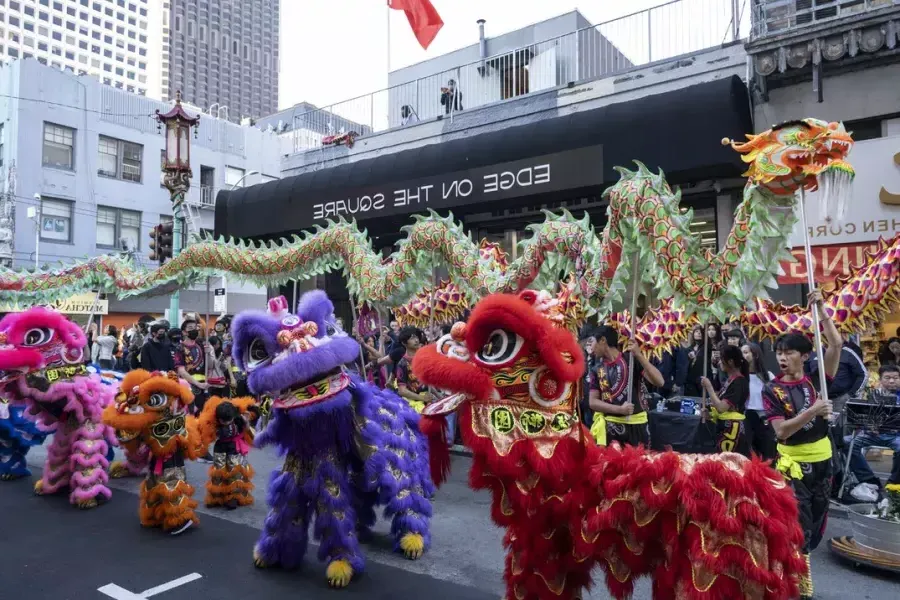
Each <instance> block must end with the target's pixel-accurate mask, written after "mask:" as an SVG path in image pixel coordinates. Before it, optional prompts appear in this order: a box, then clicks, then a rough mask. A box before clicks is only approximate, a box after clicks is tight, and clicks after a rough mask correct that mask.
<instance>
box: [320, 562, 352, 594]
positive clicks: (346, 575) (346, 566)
mask: <svg viewBox="0 0 900 600" xmlns="http://www.w3.org/2000/svg"><path fill="white" fill-rule="evenodd" d="M325 577H327V578H328V585H330V586H331V587H336V588H342V587H347V586H348V585H349V584H350V580H351V579H353V567H351V566H350V563H349V562H347V561H346V560H344V559H339V560H333V561H331V562H330V563H328V568H327V569H325Z"/></svg>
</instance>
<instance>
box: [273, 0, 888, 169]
mask: <svg viewBox="0 0 900 600" xmlns="http://www.w3.org/2000/svg"><path fill="white" fill-rule="evenodd" d="M801 1H802V0H801ZM869 1H871V0H869ZM749 13H750V10H749V6H748V3H747V2H746V1H745V0H675V1H673V2H669V3H667V4H663V5H660V6H657V7H654V8H651V9H647V10H643V11H641V12H637V13H633V14H630V15H627V16H624V17H620V18H618V19H615V20H612V21H608V22H605V23H601V24H599V25H594V26H591V27H588V28H585V29H580V30H577V31H573V32H572V33H567V34H565V35H562V36H559V37H556V38H552V39H549V40H545V41H542V42H538V43H535V44H530V45H528V46H523V47H520V48H516V49H514V50H510V51H508V52H504V53H502V54H498V55H494V56H489V57H485V58H484V59H483V60H478V61H477V62H473V63H469V64H463V65H459V66H457V67H453V68H451V69H448V70H446V71H441V72H439V73H434V74H433V75H429V76H427V77H422V78H419V79H415V80H413V81H410V82H407V83H403V84H399V85H396V86H393V87H390V88H387V89H383V90H379V91H377V92H373V93H371V94H366V95H364V96H360V97H358V98H353V99H351V100H346V101H344V102H338V103H336V104H332V105H331V106H326V107H323V108H320V109H317V110H313V111H308V112H305V113H301V114H297V115H294V118H293V128H292V130H293V131H292V132H291V134H290V135H291V136H292V141H293V150H294V152H303V151H305V150H309V149H313V148H320V147H321V141H322V138H323V137H324V136H328V135H333V134H339V133H342V132H349V131H356V132H357V133H358V134H361V135H364V134H366V133H369V132H379V131H385V130H387V129H391V128H394V127H400V126H403V125H406V124H409V123H412V122H415V121H423V120H431V119H434V118H436V117H438V116H439V115H446V114H447V110H446V106H444V105H441V92H442V89H441V88H442V87H445V86H446V85H447V81H448V80H449V79H453V80H455V81H456V87H457V89H458V90H459V92H460V93H461V94H462V97H461V100H462V101H461V103H460V104H461V105H462V107H463V110H471V109H473V108H477V107H480V106H485V105H488V104H492V103H495V102H501V101H503V100H508V99H511V98H517V97H522V96H526V95H529V94H534V93H537V92H540V91H543V90H548V89H552V88H555V87H557V86H561V85H566V84H568V83H570V82H572V83H578V82H582V81H590V80H593V79H599V78H603V77H610V76H613V75H617V74H620V73H623V72H626V71H628V70H631V69H634V68H636V67H641V66H644V65H647V64H651V63H656V62H660V61H665V60H669V59H672V58H675V57H678V56H683V55H687V54H690V53H694V52H698V51H701V50H706V49H709V48H715V47H719V46H722V45H724V44H727V43H730V42H734V41H737V40H740V39H743V38H745V37H746V36H747V35H748V34H749V29H750V19H749ZM451 104H452V103H451ZM404 107H407V108H406V110H404ZM453 108H454V110H456V108H457V107H456V106H454V107H453ZM407 114H409V115H412V117H409V118H407V117H406V115H407Z"/></svg>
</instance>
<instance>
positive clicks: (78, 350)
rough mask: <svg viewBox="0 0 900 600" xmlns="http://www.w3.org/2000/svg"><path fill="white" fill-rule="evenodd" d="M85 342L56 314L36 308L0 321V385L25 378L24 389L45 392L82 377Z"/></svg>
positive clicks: (75, 329) (79, 333) (83, 373)
mask: <svg viewBox="0 0 900 600" xmlns="http://www.w3.org/2000/svg"><path fill="white" fill-rule="evenodd" d="M86 345H87V338H86V337H85V335H84V333H83V332H82V331H81V329H80V328H79V327H78V325H76V324H75V323H73V322H71V321H69V320H68V319H67V318H66V317H64V316H63V315H61V314H60V313H58V312H55V311H52V310H48V309H46V308H43V307H40V306H37V307H34V308H30V309H28V310H26V311H25V312H21V313H10V314H8V315H6V316H5V317H3V319H2V320H0V384H6V383H9V382H12V381H15V380H17V379H19V378H21V377H25V379H26V382H27V384H28V386H30V387H33V388H37V389H40V390H42V391H44V390H46V389H47V388H48V387H49V386H50V385H51V384H52V383H54V382H55V381H57V380H59V379H68V378H71V377H72V376H74V375H85V374H86V371H85V369H84V365H83V364H82V356H83V353H84V347H85V346H86Z"/></svg>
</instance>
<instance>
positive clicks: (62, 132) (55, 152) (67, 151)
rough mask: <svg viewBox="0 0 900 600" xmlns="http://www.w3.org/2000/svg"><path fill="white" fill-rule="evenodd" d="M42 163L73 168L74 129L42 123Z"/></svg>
mask: <svg viewBox="0 0 900 600" xmlns="http://www.w3.org/2000/svg"><path fill="white" fill-rule="evenodd" d="M43 153H44V159H43V163H44V165H46V166H48V167H56V168H59V169H74V168H75V161H74V158H75V130H74V129H72V128H70V127H63V126H62V125H54V124H53V123H44V152H43Z"/></svg>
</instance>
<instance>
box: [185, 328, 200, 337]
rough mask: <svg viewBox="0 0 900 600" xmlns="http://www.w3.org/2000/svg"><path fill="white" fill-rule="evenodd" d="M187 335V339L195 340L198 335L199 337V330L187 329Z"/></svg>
mask: <svg viewBox="0 0 900 600" xmlns="http://www.w3.org/2000/svg"><path fill="white" fill-rule="evenodd" d="M187 336H188V338H189V339H192V340H196V339H197V338H198V337H200V332H199V331H197V330H196V329H195V330H193V331H188V332H187Z"/></svg>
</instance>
